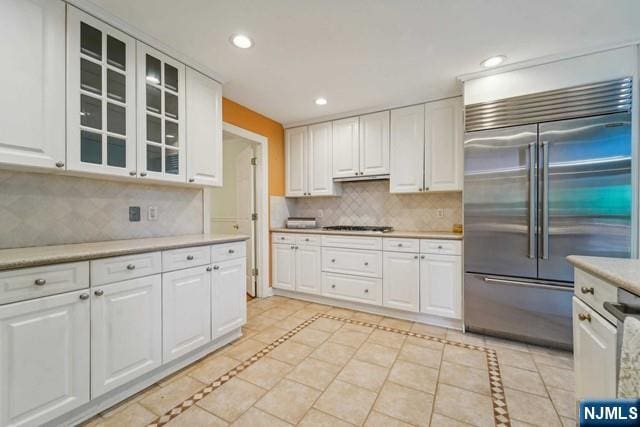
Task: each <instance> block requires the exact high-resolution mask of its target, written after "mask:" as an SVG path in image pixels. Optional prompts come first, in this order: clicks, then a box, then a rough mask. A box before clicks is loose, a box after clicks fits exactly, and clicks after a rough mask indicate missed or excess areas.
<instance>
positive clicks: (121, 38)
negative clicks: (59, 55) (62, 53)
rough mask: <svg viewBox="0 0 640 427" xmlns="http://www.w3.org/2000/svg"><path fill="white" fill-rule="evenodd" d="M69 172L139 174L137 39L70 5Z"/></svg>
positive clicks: (68, 84)
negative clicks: (137, 142)
mask: <svg viewBox="0 0 640 427" xmlns="http://www.w3.org/2000/svg"><path fill="white" fill-rule="evenodd" d="M67 31H68V37H67V52H68V55H67V58H68V59H67V61H68V63H67V138H68V142H67V143H68V148H67V162H68V168H69V169H70V170H77V171H83V172H97V173H105V174H109V175H126V176H136V174H137V171H136V167H137V165H136V111H135V105H136V103H135V99H136V93H135V84H136V80H135V79H136V73H135V70H136V62H135V61H136V56H135V49H136V46H135V40H134V39H133V38H131V37H129V36H127V35H126V34H124V33H122V32H120V31H118V30H116V29H114V28H112V27H110V26H109V25H107V24H105V23H104V22H102V21H100V20H97V19H95V18H93V17H91V16H89V15H86V14H84V13H83V12H81V11H79V10H78V9H76V8H74V7H72V6H69V7H68V11H67Z"/></svg>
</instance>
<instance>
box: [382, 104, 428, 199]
mask: <svg viewBox="0 0 640 427" xmlns="http://www.w3.org/2000/svg"><path fill="white" fill-rule="evenodd" d="M390 146H391V150H390V151H391V152H390V167H389V191H390V192H391V193H416V192H419V191H423V190H424V159H425V157H424V105H423V104H421V105H414V106H411V107H405V108H399V109H397V110H391V139H390Z"/></svg>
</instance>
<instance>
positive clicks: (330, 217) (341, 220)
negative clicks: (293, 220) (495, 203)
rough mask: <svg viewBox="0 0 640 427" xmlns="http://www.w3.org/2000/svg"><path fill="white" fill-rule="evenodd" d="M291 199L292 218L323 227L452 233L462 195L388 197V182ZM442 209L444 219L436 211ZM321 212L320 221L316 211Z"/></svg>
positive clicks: (352, 184) (351, 185) (458, 218)
mask: <svg viewBox="0 0 640 427" xmlns="http://www.w3.org/2000/svg"><path fill="white" fill-rule="evenodd" d="M291 200H294V202H293V204H292V207H291V208H290V212H289V214H290V215H291V216H312V217H316V218H317V220H318V222H319V224H320V225H321V226H325V225H390V226H392V227H393V228H395V229H396V230H423V231H451V230H452V229H453V225H454V224H462V193H459V192H450V193H426V194H391V193H389V181H365V182H345V183H342V196H338V197H315V198H301V199H291ZM438 209H443V210H444V217H442V218H439V217H438V216H437V210H438ZM319 210H322V218H320V217H319V213H318V211H319Z"/></svg>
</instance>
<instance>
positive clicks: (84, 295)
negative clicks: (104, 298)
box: [80, 293, 89, 301]
mask: <svg viewBox="0 0 640 427" xmlns="http://www.w3.org/2000/svg"><path fill="white" fill-rule="evenodd" d="M80 299H81V300H83V301H84V300H87V299H89V294H87V293H84V294H80Z"/></svg>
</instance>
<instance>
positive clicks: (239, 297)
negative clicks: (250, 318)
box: [211, 258, 247, 339]
mask: <svg viewBox="0 0 640 427" xmlns="http://www.w3.org/2000/svg"><path fill="white" fill-rule="evenodd" d="M246 272H247V260H246V258H236V259H231V260H227V261H220V262H217V263H215V264H214V265H213V274H212V276H211V324H212V325H213V338H214V339H216V338H219V337H221V336H223V335H225V334H227V333H229V332H231V331H233V330H235V329H237V328H239V327H241V326H242V325H244V324H245V322H246V319H247V301H246V296H245V294H246V287H245V286H244V283H245V280H246Z"/></svg>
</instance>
